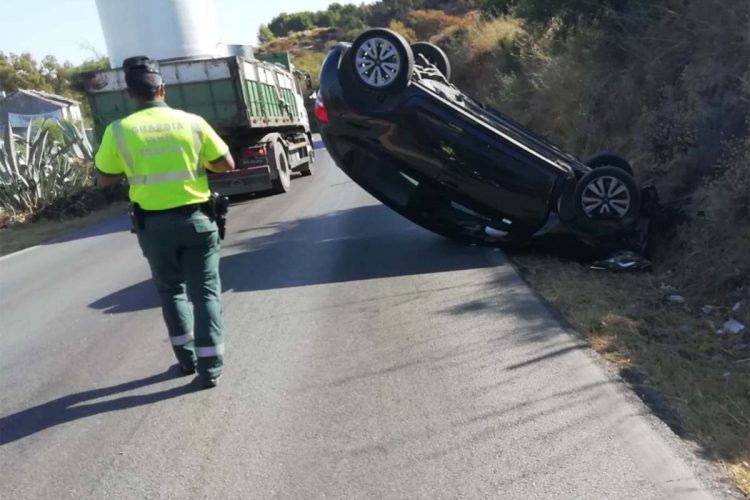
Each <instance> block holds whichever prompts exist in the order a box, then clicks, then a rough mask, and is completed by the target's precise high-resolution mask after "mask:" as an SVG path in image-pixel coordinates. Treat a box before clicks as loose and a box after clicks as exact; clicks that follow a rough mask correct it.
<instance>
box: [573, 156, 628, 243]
mask: <svg viewBox="0 0 750 500" xmlns="http://www.w3.org/2000/svg"><path fill="white" fill-rule="evenodd" d="M574 201H575V206H576V222H577V225H578V226H579V227H581V229H584V230H590V231H593V232H594V233H596V234H609V233H612V232H615V231H619V230H621V229H623V228H625V227H627V226H629V225H630V224H632V223H633V222H634V221H635V219H636V217H637V215H638V213H639V211H640V205H641V192H640V189H638V185H637V184H636V182H635V178H633V176H632V175H630V174H629V173H627V172H626V171H624V170H623V169H621V168H618V167H613V166H603V167H599V168H595V169H594V170H592V171H591V172H589V173H587V174H586V175H584V176H583V177H582V178H581V180H580V181H578V184H577V186H576V189H575V195H574Z"/></svg>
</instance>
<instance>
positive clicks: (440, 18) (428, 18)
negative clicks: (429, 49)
mask: <svg viewBox="0 0 750 500" xmlns="http://www.w3.org/2000/svg"><path fill="white" fill-rule="evenodd" d="M408 23H409V26H411V28H412V29H413V30H414V33H415V34H416V36H417V38H418V39H420V40H427V39H430V38H432V37H433V36H435V35H437V34H439V33H442V32H444V31H445V30H447V29H455V28H459V27H462V26H465V24H466V17H464V16H451V15H449V14H446V13H445V12H443V11H442V10H413V11H411V12H410V13H409V20H408Z"/></svg>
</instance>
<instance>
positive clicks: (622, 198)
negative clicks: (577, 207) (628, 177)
mask: <svg viewBox="0 0 750 500" xmlns="http://www.w3.org/2000/svg"><path fill="white" fill-rule="evenodd" d="M581 203H582V206H583V211H584V212H585V213H586V215H587V216H589V217H592V218H593V217H606V218H622V217H624V216H625V214H627V213H628V210H630V191H629V190H628V187H627V186H626V185H625V183H623V182H622V181H621V180H620V179H617V178H616V177H610V176H603V177H599V178H596V179H594V180H592V181H591V182H589V184H588V185H587V186H586V187H585V188H584V191H583V196H582V197H581Z"/></svg>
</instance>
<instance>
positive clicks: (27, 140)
mask: <svg viewBox="0 0 750 500" xmlns="http://www.w3.org/2000/svg"><path fill="white" fill-rule="evenodd" d="M52 127H56V128H58V129H59V133H58V134H52V131H53V128H52ZM54 135H57V136H58V137H61V139H56V138H54ZM92 158H93V150H92V147H91V143H90V142H89V140H88V138H87V137H86V135H85V134H84V133H83V132H82V131H81V130H79V129H78V128H77V127H76V126H75V125H74V124H73V123H70V122H66V121H60V122H58V123H55V122H47V121H45V122H43V123H42V124H41V126H40V125H39V124H38V123H36V124H30V125H29V126H28V127H27V128H26V131H25V133H24V134H23V135H15V134H12V132H11V129H10V127H6V131H5V136H4V137H3V141H2V145H0V208H2V209H3V210H4V211H5V212H6V213H7V214H8V215H9V216H11V217H18V216H22V215H34V214H38V213H39V212H40V211H42V210H43V209H44V208H45V207H46V206H48V205H49V204H51V203H53V202H55V201H56V200H59V199H61V198H65V197H67V196H70V195H71V194H73V193H76V192H78V191H80V190H82V189H84V188H85V187H86V186H89V185H91V184H92V182H93V179H92V176H91V165H92Z"/></svg>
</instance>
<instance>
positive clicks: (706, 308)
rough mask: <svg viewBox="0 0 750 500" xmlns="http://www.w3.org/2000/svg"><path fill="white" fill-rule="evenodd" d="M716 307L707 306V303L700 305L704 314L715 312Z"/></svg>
mask: <svg viewBox="0 0 750 500" xmlns="http://www.w3.org/2000/svg"><path fill="white" fill-rule="evenodd" d="M718 309H719V308H718V307H716V306H708V305H706V306H703V307H701V312H702V313H703V314H705V315H706V316H709V315H711V314H713V313H715V312H716V311H717V310H718Z"/></svg>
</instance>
